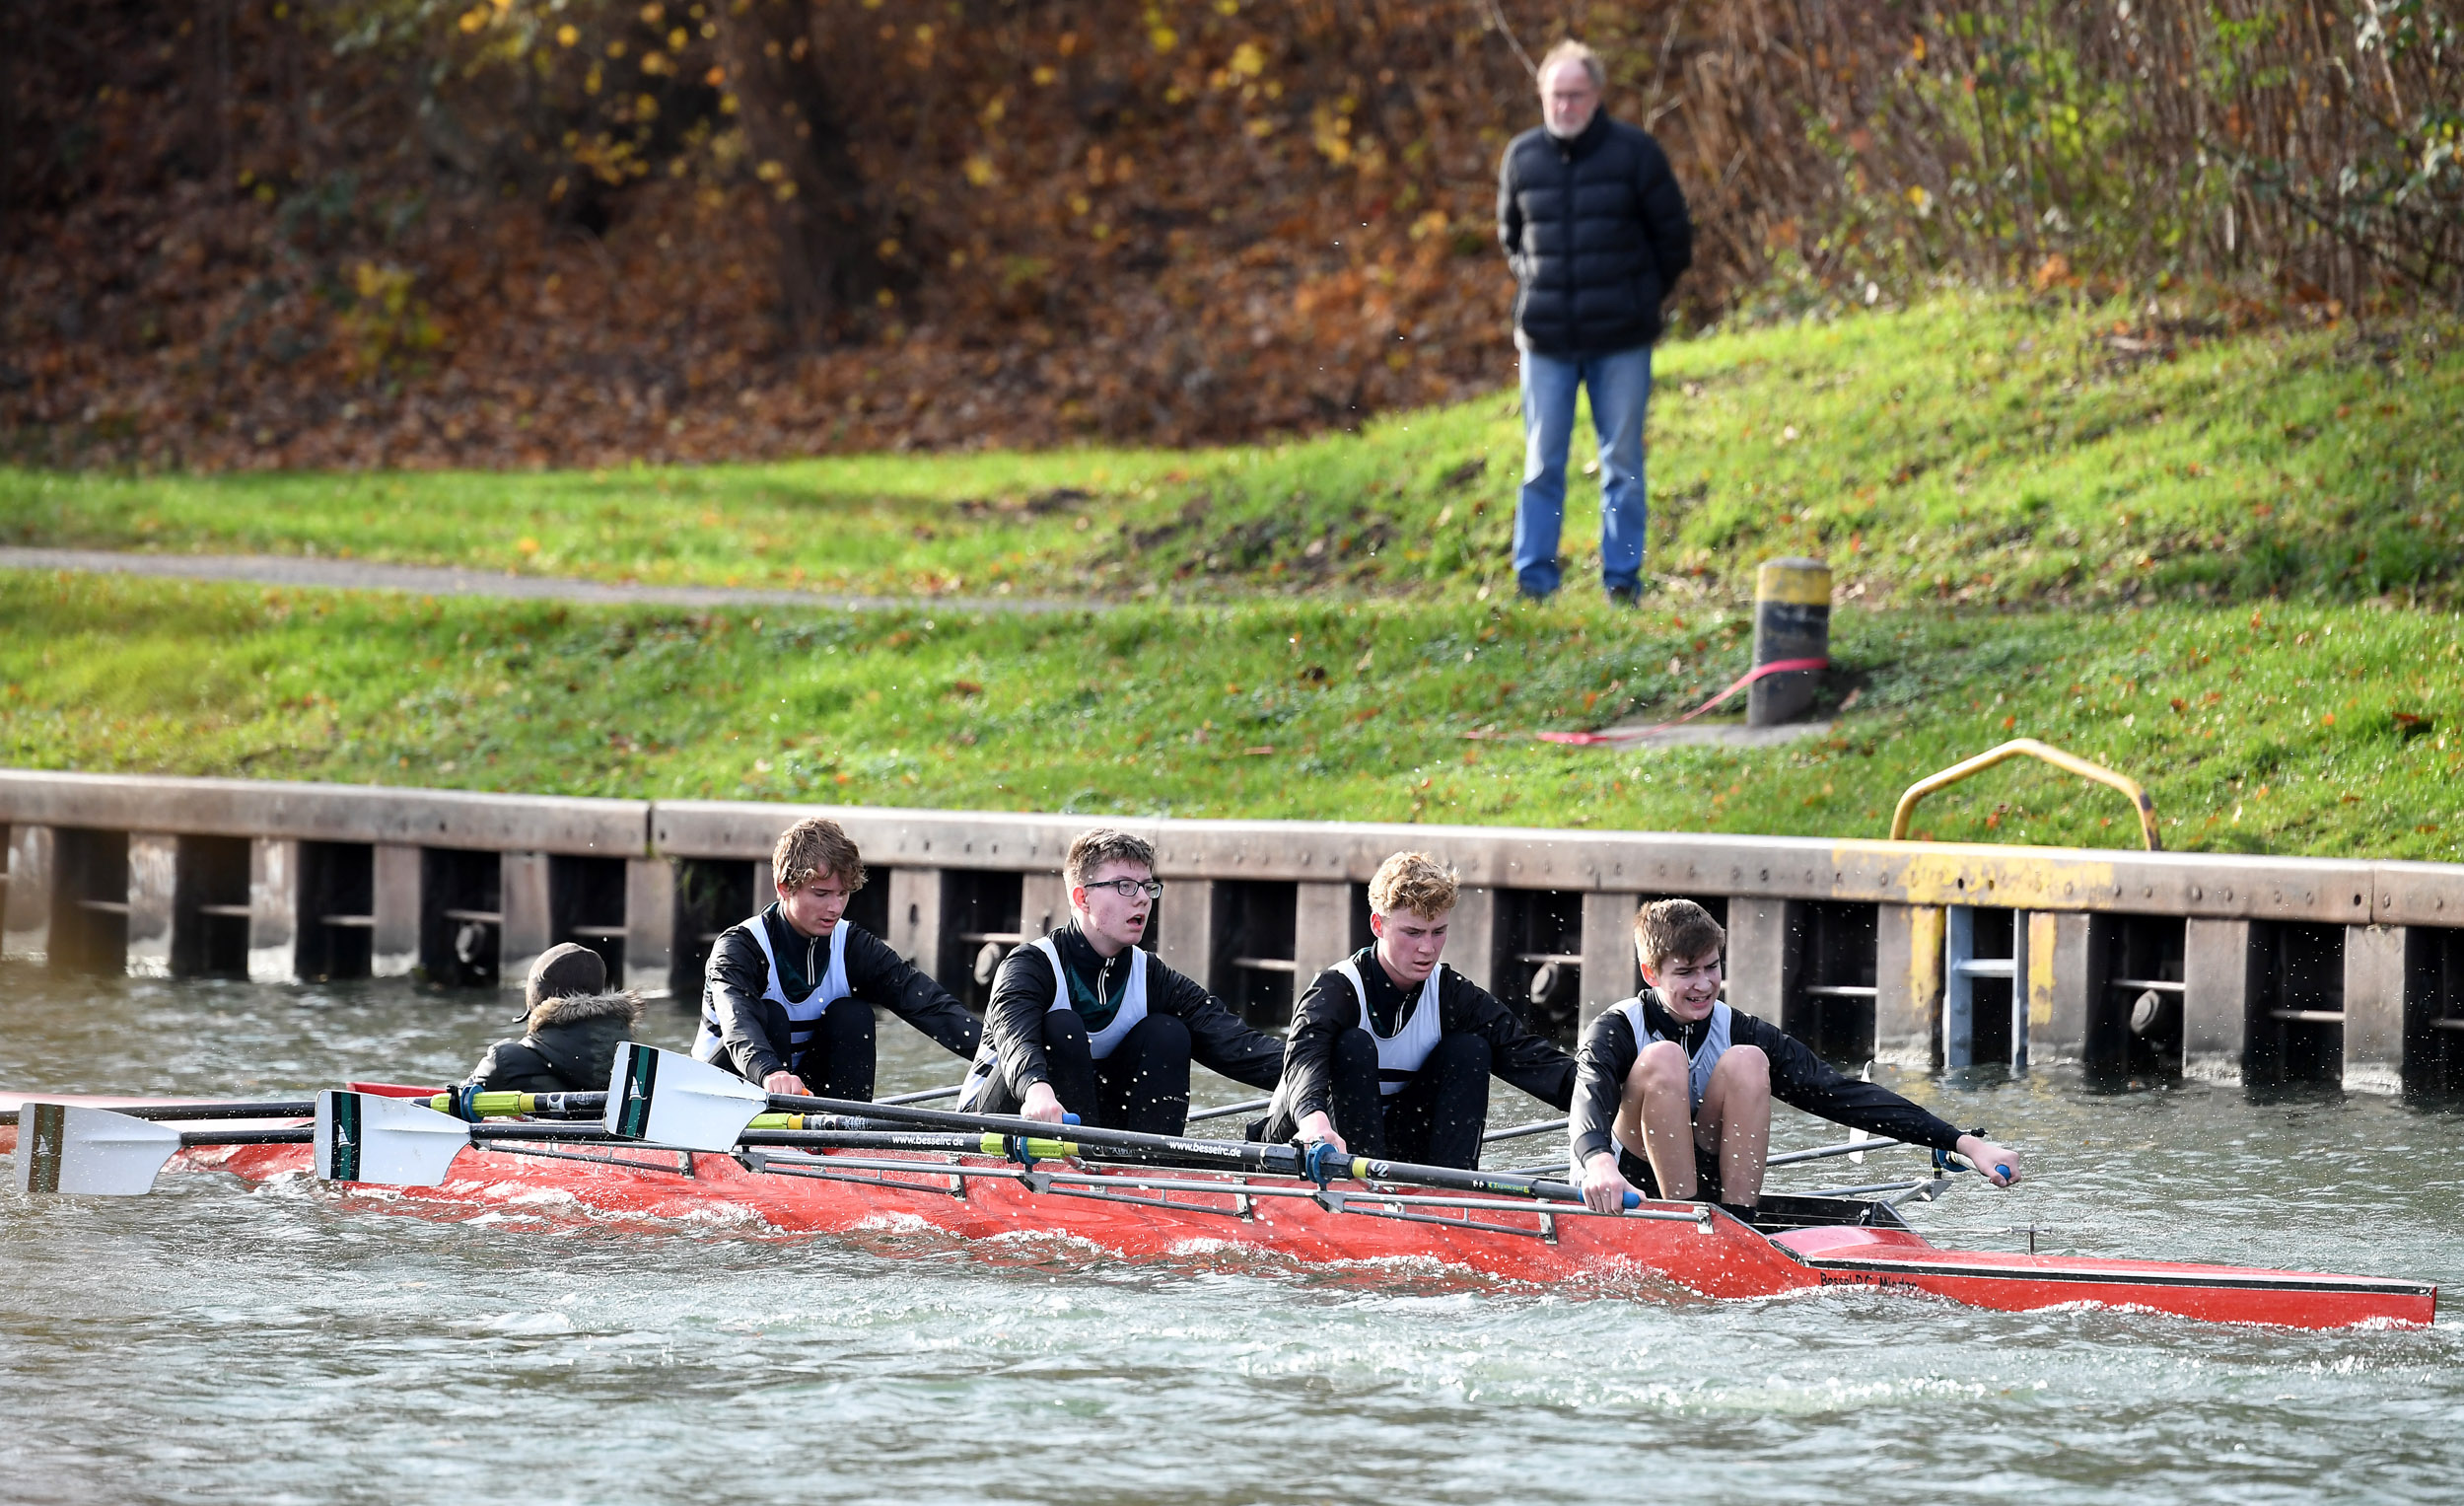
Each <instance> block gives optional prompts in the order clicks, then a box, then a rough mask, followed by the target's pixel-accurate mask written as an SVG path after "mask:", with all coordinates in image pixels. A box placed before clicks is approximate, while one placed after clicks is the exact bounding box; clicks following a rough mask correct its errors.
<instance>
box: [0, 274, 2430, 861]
mask: <svg viewBox="0 0 2464 1506" xmlns="http://www.w3.org/2000/svg"><path fill="white" fill-rule="evenodd" d="M2117 322H2128V323H2129V325H2130V329H2131V331H2132V332H2131V333H2130V334H2129V335H2127V336H2126V337H2125V338H2126V339H2128V340H2129V341H2132V342H2135V343H2134V344H2132V345H2117V344H2116V343H2115V338H2114V336H2115V329H2116V324H2117ZM2177 336H2178V337H2177ZM2458 336H2459V331H2458V330H2457V329H2455V328H2452V327H2449V326H2445V325H2430V324H2415V325H2405V326H2401V327H2390V328H2386V329H2373V330H2370V331H2366V332H2356V331H2354V330H2352V329H2350V328H2344V329H2336V328H2328V329H2317V330H2308V331H2290V330H2285V329H2271V330H2264V331H2259V332H2252V333H2242V334H2223V333H2216V334H2213V335H2211V336H2205V337H2198V338H2193V337H2191V336H2189V335H2187V334H2181V333H2180V332H2179V330H2178V329H2177V330H2176V332H2175V334H2172V335H2168V334H2166V333H2165V330H2164V329H2163V328H2151V327H2149V326H2147V325H2146V324H2145V323H2141V322H2140V321H2139V317H2138V316H2136V315H2132V314H2130V313H2129V312H2128V311H2122V310H2116V309H2101V310H2079V309H2073V308H2070V307H2067V306H2063V305H2056V304H2039V303H2030V302H2027V301H2024V300H2019V299H2012V298H2001V299H1985V298H1947V297H1946V298H1944V299H1942V300H1941V301H1938V302H1936V303H1933V304H1930V305H1927V306H1924V307H1921V308H1919V309H1916V310H1914V311H1910V312H1905V313H1896V314H1877V315H1867V316H1858V317H1854V318H1850V319H1847V320H1844V321H1841V322H1839V323H1831V324H1821V325H1807V326H1789V327H1774V328H1764V329H1758V330H1747V331H1737V332H1730V333H1724V334H1719V335H1715V336H1711V337H1707V338H1702V339H1696V340H1689V341H1685V342H1681V343H1677V344H1674V345H1671V346H1669V347H1667V348H1666V349H1664V350H1663V351H1662V352H1661V354H1660V359H1659V371H1660V392H1659V395H1658V397H1657V398H1656V399H1655V403H1654V430H1653V436H1654V437H1653V444H1654V453H1653V463H1652V464H1653V477H1654V497H1655V498H1656V499H1657V501H1656V502H1655V512H1654V524H1653V527H1654V554H1653V561H1654V565H1653V567H1654V570H1656V571H1658V572H1660V573H1661V574H1662V577H1663V582H1662V585H1661V587H1660V590H1659V592H1658V594H1657V595H1655V596H1654V598H1653V599H1652V601H1651V602H1650V604H1649V605H1648V606H1647V607H1646V608H1645V609H1644V610H1641V611H1640V612H1635V613H1628V614H1624V615H1619V614H1615V613H1612V612H1611V611H1610V610H1608V609H1607V608H1605V607H1604V606H1603V605H1601V604H1599V603H1598V602H1597V601H1596V600H1595V599H1594V594H1593V593H1591V592H1589V591H1587V590H1584V591H1570V592H1569V593H1567V594H1566V596H1565V597H1564V598H1562V599H1561V600H1560V601H1558V602H1557V603H1553V604H1549V605H1545V606H1531V605H1528V604H1524V603H1521V602H1519V601H1516V600H1514V598H1513V593H1512V591H1511V589H1508V580H1507V571H1506V565H1505V558H1504V556H1505V550H1506V528H1507V519H1508V517H1509V516H1510V514H1511V511H1512V504H1513V491H1512V483H1513V480H1514V461H1515V457H1516V456H1517V454H1518V453H1519V441H1518V437H1517V435H1518V430H1517V427H1516V422H1515V419H1514V412H1513V404H1512V400H1511V397H1510V396H1508V395H1505V394H1500V395H1495V396H1491V397H1487V398H1483V399H1480V400H1478V401H1474V402H1470V403H1465V404H1461V405H1457V406H1455V407H1452V408H1448V409H1444V410H1442V411H1437V412H1427V413H1417V414H1405V415H1396V416H1394V417H1391V418H1388V419H1384V420H1381V421H1379V422H1376V423H1374V424H1372V425H1370V426H1368V427H1367V429H1366V430H1365V431H1364V432H1363V433H1360V434H1357V435H1334V436H1327V437H1322V438H1318V439H1312V440H1307V441H1296V442H1293V443H1288V444H1280V445H1268V446H1260V447H1254V448H1250V449H1243V450H1224V451H1214V452H1204V453H1186V454H1172V453H1161V452H1157V453H1120V452H1091V451H1089V452H1068V453H1055V454H1046V455H1026V456H1010V455H981V456H953V457H940V458H922V459H918V458H895V457H866V458H857V459H848V460H825V461H813V462H807V463H801V464H796V465H781V466H741V467H712V468H705V469H693V470H665V471H660V470H648V469H633V470H624V471H617V472H610V473H605V474H600V473H589V474H583V473H547V474H529V475H470V474H384V475H368V476H345V475H293V476H232V477H221V478H199V477H183V476H153V477H140V476H103V475H82V474H81V475H60V474H48V473H34V472H24V471H16V472H10V471H0V538H5V539H9V540H12V541H23V542H41V543H59V544H89V545H107V546H113V547H144V548H162V549H232V550H238V549H248V550H272V551H278V552H301V553H304V552H308V551H309V550H311V549H312V548H313V549H315V550H316V551H317V552H318V553H323V554H344V553H349V554H353V555H357V556H361V557H368V558H384V559H395V560H412V561H423V562H440V563H457V564H469V565H476V566H481V567H485V568H489V569H519V570H525V571H537V572H559V573H573V574H583V575H592V576H598V577H602V578H617V579H622V578H634V579H641V580H646V581H659V582H676V581H693V582H724V581H730V580H734V581H740V582H742V583H745V584H763V585H771V584H781V583H803V584H810V585H815V586H820V587H826V588H834V589H853V590H865V591H887V592H910V593H915V594H916V595H917V597H918V601H917V604H916V606H914V607H913V608H912V609H906V610H897V611H891V612H886V613H875V614H863V615H848V614H844V613H832V612H826V611H820V610H806V609H797V610H775V609H774V610H741V611H719V612H712V613H700V614H695V613H683V612H676V611H666V610H649V609H639V610H599V609H592V610H581V609H564V608H558V607H554V606H541V605H512V604H496V603H486V602H473V601H462V600H451V601H445V602H433V601H422V600H417V599H411V598H395V597H385V596H370V597H353V596H349V595H343V594H326V593H314V592H266V591H256V590H246V589H239V588H230V587H206V586H184V585H176V584H169V583H160V582H146V581H137V580H124V579H123V580H114V579H107V578H89V577H78V576H65V575H64V576H58V577H44V576H29V575H25V574H5V573H0V762H6V763H10V764H16V765H20V766H31V767H54V768H83V769H124V770H139V771H150V772H177V773H217V774H239V775H257V776H267V777H285V778H307V779H328V780H345V781H362V780H368V781H379V782H385V783H393V784H420V785H444V786H458V787H465V788H474V789H493V790H514V791H537V792H542V793H545V792H558V793H573V794H604V795H626V796H653V797H658V796H666V797H677V796H726V797H741V798H752V799H805V800H823V801H831V802H839V803H849V804H875V805H883V804H897V805H917V806H938V807H950V808H983V809H1015V810H1043V811H1070V812H1081V813H1086V814H1089V815H1094V814H1099V813H1119V814H1153V815H1177V816H1253V817H1285V818H1302V819H1309V818H1350V819H1361V820H1390V821H1423V822H1463V823H1481V824H1500V823H1505V824H1514V825H1538V826H1595V827H1625V828H1639V829H1668V830H1718V831H1733V832H1772V833H1806V834H1822V835H1839V836H1879V835H1881V834H1883V832H1884V831H1885V829H1886V828H1887V825H1888V822H1889V816H1890V811H1891V808H1892V805H1893V803H1894V802H1895V800H1896V799H1897V797H1898V794H1899V792H1900V791H1901V790H1902V789H1903V788H1905V787H1906V786H1907V785H1908V784H1909V783H1910V782H1912V781H1913V780H1915V779H1916V778H1918V777H1920V776H1921V775H1924V774H1926V773H1929V772H1931V771H1933V770H1935V769H1936V768H1939V767H1942V766H1944V765H1947V764H1949V763H1951V762H1954V761H1956V760H1957V759H1959V758H1962V757H1965V756H1967V755H1969V754H1972V753H1977V752H1979V751H1980V750H1982V749H1984V748H1987V747H1990V746H1992V745H1993V744H1995V743H1998V742H2001V741H2003V740H2004V739H2006V738H2008V737H2014V736H2022V735H2029V736H2035V737H2039V738H2043V739H2045V740H2047V741H2049V742H2052V743H2055V744H2057V745H2060V746H2062V747H2066V748H2070V749H2072V750H2074V751H2076V752H2077V753H2083V754H2086V755H2087V756H2089V757H2093V758H2096V759H2099V760H2101V761H2104V762H2106V763H2109V764H2111V765H2113V766H2115V767H2117V768H2120V769H2122V770H2123V771H2125V772H2127V773H2130V774H2133V775H2135V776H2137V777H2139V778H2141V779H2143V780H2144V781H2146V782H2147V785H2148V786H2149V788H2150V790H2151V792H2152V793H2153V795H2154V798H2155V802H2156V807H2157V810H2158V811H2159V813H2160V814H2161V816H2162V818H2163V822H2164V827H2163V829H2164V835H2165V840H2166V843H2167V845H2168V846H2173V847H2181V848H2190V849H2207V850H2233V851H2272V852H2285V853H2320V854H2334V855H2367V856H2384V857H2414V858H2430V859H2456V858H2459V857H2464V796H2459V794H2458V793H2457V791H2458V790H2459V789H2464V782H2460V781H2459V780H2458V778H2457V775H2458V774H2459V772H2464V721H2459V718H2464V694H2460V693H2459V692H2460V691H2464V646H2460V645H2464V619H2460V618H2459V617H2457V616H2456V615H2453V613H2454V612H2455V611H2456V610H2457V608H2458V606H2459V603H2460V602H2464V593H2460V591H2459V582H2464V576H2459V575H2458V573H2457V570H2456V564H2455V561H2456V559H2457V557H2458V553H2459V551H2458V548H2457V542H2458V530H2459V528H2464V423H2459V422H2458V417H2459V414H2464V340H2459V337H2458ZM2150 340H2153V341H2154V343H2155V344H2157V345H2158V346H2160V347H2162V348H2161V349H2159V350H2154V351H2151V350H2147V349H2142V348H2138V347H2139V346H2142V345H2146V344H2147V343H2148V342H2149V341H2150ZM2168 342H2169V343H2168ZM2163 350H2169V351H2170V355H2169V356H2167V355H2165V354H2164V353H2163ZM1595 531H1596V515H1595V514H1594V515H1593V516H1591V517H1588V518H1586V517H1584V516H1582V514H1581V510H1580V508H1578V509H1577V515H1576V516H1575V517H1573V518H1570V520H1569V537H1570V544H1571V545H1572V547H1573V551H1574V552H1575V553H1576V554H1577V555H1578V556H1580V555H1581V554H1582V552H1583V545H1584V539H1585V538H1587V537H1588V536H1590V535H1592V534H1593V533H1595ZM1798 552H1804V553H1818V554H1825V555H1827V556H1828V557H1829V558H1831V559H1832V560H1833V561H1834V563H1835V565H1836V567H1837V569H1838V572H1839V575H1840V587H1841V605H1840V607H1839V609H1838V610H1836V611H1835V616H1834V644H1833V658H1834V661H1835V664H1836V665H1837V666H1838V671H1837V673H1836V674H1835V675H1834V677H1833V688H1832V690H1831V692H1830V693H1831V694H1832V695H1833V696H1834V697H1835V698H1836V705H1837V707H1838V709H1839V710H1840V713H1841V720H1840V723H1839V726H1838V729H1837V731H1836V732H1835V733H1834V735H1832V736H1831V737H1829V738H1827V739H1824V740H1818V741H1812V742H1804V743H1798V744H1795V745H1791V746H1788V747H1783V748H1776V749H1766V750H1760V751H1750V752H1749V751H1732V750H1717V749H1662V750H1656V751H1644V750H1640V749H1632V748H1629V749H1624V750H1619V751H1605V750H1566V749H1560V748H1555V747H1551V746H1548V745H1543V744H1538V743H1535V742H1532V741H1529V740H1528V739H1517V738H1514V737H1505V738H1496V737H1474V736H1469V735H1470V734H1484V733H1501V732H1502V733H1509V734H1513V733H1521V732H1528V731H1531V730H1535V729H1540V728H1572V727H1594V726H1600V725H1605V724H1608V723H1610V722H1612V721H1616V720H1620V719H1626V720H1632V719H1636V718H1642V717H1655V716H1660V715H1666V714H1670V713H1673V712H1674V711H1676V710H1678V709H1681V708H1683V707H1685V706H1688V705H1691V704H1693V703H1694V702H1695V701H1697V700H1699V699H1700V698H1701V697H1702V696H1704V695H1705V694H1707V693H1709V692H1710V691H1711V690H1712V689H1715V688H1717V687H1718V686H1720V685H1722V684H1725V683H1726V682H1727V681H1729V680H1730V679H1732V678H1733V677H1734V676H1735V675H1736V674H1738V673H1739V672H1740V671H1742V670H1743V668H1744V666H1745V663H1746V658H1747V638H1748V631H1749V630H1748V621H1747V617H1746V614H1745V610H1744V607H1743V604H1742V599H1741V595H1740V593H1741V591H1742V589H1743V588H1744V586H1745V583H1746V581H1747V580H1748V578H1749V577H1750V573H1751V569H1752V567H1753V565H1754V564H1755V563H1756V562H1757V561H1759V560H1761V559H1763V558H1766V557H1770V556H1772V555H1775V554H1783V553H1798ZM1595 563H1596V562H1595V561H1587V560H1584V559H1582V558H1580V557H1578V558H1577V559H1576V561H1575V569H1574V571H1573V578H1574V579H1576V580H1578V581H1580V580H1583V579H1584V577H1585V576H1586V575H1587V574H1588V572H1589V570H1590V569H1591V568H1593V567H1594V566H1595ZM956 591H963V592H964V593H966V594H968V595H976V594H984V595H999V594H1001V593H1003V592H1005V591H1008V592H1016V593H1020V594H1033V595H1042V596H1049V595H1068V594H1084V595H1087V596H1089V597H1090V599H1091V603H1092V602H1101V603H1104V604H1107V610H1084V611H1080V610H1063V611H1060V612H1056V613H1052V614H1048V615H1040V616H1019V615H1005V614H998V613H996V614H990V615H984V614H975V613H970V612H963V611H960V610H955V606H954V604H951V603H949V602H946V601H945V602H940V603H938V604H937V603H936V602H935V601H934V599H933V598H934V596H935V595H937V594H938V595H947V594H949V593H951V592H956ZM1917 828H1918V830H1919V832H1920V833H1923V834H1927V835H1931V836H1933V837H1935V838H1936V839H1940V840H1991V841H2011V842H2038V843H2048V844H2059V845H2083V846H2096V845H2124V846H2127V845H2131V844H2132V843H2133V842H2134V841H2135V839H2136V831H2135V825H2134V823H2133V822H2132V820H2131V818H2130V814H2129V812H2128V811H2127V809H2125V808H2124V806H2123V805H2122V803H2121V801H2120V800H2119V799H2118V798H2117V797H2115V796H2114V795H2113V794H2112V793H2111V792H2110V791H2107V790H2104V789H2102V788H2101V787H2097V786H2093V785H2087V784H2083V783H2081V782H2078V781H2076V780H2073V779H2071V778H2069V777H2068V776H2065V775H2061V774H2059V773H2056V772H2054V771H2052V770H2050V769H2045V768H2042V767H2038V766H2035V765H2006V766H2005V767H2003V768H2000V769H1997V770H1995V771H1993V772H1991V773H1988V774H1986V775H1984V776H1981V777H1980V778H1978V779H1976V780H1974V781H1972V782H1970V783H1968V784H1965V785H1962V786H1960V787H1958V788H1957V789H1955V790H1952V791H1950V792H1947V793H1945V794H1943V795H1940V796H1937V797H1936V798H1935V799H1934V800H1933V801H1931V802H1929V803H1928V804H1927V805H1926V806H1925V807H1924V808H1923V809H1922V811H1921V813H1920V815H1919V818H1918V822H1917Z"/></svg>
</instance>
